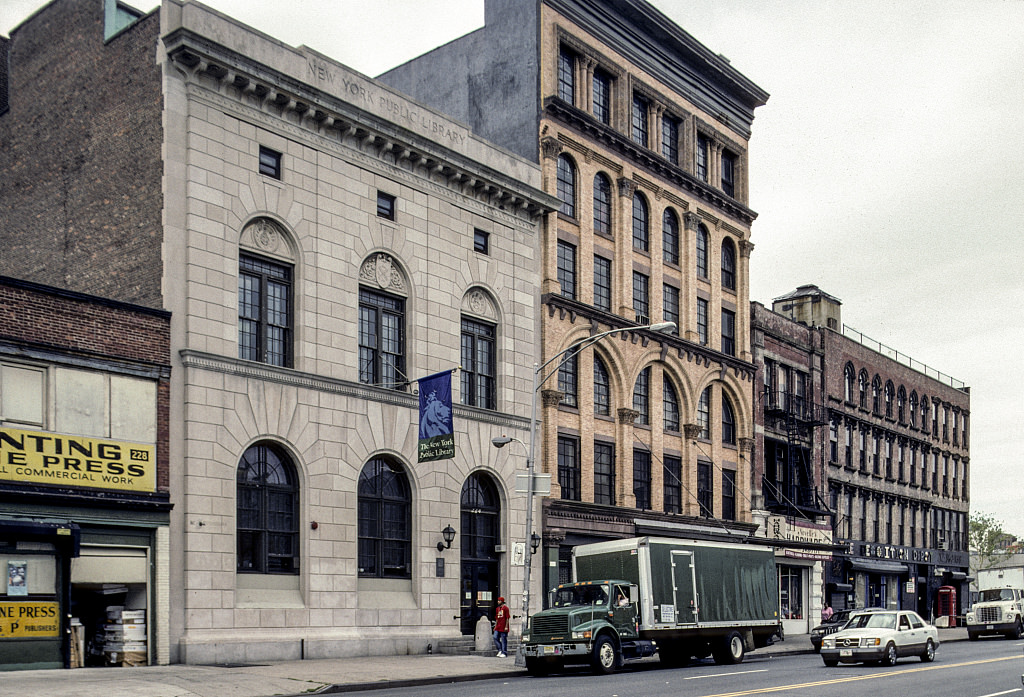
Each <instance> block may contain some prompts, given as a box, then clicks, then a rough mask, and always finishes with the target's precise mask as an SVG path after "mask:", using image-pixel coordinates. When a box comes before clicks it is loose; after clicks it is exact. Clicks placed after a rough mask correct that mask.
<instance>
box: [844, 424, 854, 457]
mask: <svg viewBox="0 0 1024 697" xmlns="http://www.w3.org/2000/svg"><path fill="white" fill-rule="evenodd" d="M846 466H847V467H853V426H852V425H850V424H846Z"/></svg>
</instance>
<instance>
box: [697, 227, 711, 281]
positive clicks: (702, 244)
mask: <svg viewBox="0 0 1024 697" xmlns="http://www.w3.org/2000/svg"><path fill="white" fill-rule="evenodd" d="M709 237H710V236H709V235H708V229H707V228H706V227H704V223H701V224H700V225H698V226H697V276H699V277H700V278H707V277H708V239H709Z"/></svg>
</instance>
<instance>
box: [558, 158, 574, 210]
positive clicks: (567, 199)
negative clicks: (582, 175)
mask: <svg viewBox="0 0 1024 697" xmlns="http://www.w3.org/2000/svg"><path fill="white" fill-rule="evenodd" d="M558 200H559V201H561V202H562V207H561V209H560V210H559V212H560V213H564V214H565V215H567V216H569V217H570V218H575V217H576V167H575V166H573V163H572V160H570V159H569V158H568V157H567V156H566V155H559V156H558Z"/></svg>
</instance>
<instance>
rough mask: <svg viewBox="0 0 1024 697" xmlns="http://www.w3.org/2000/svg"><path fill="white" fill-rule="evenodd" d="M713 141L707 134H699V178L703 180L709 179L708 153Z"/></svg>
mask: <svg viewBox="0 0 1024 697" xmlns="http://www.w3.org/2000/svg"><path fill="white" fill-rule="evenodd" d="M710 150H711V141H709V140H708V139H707V137H706V136H702V135H698V136H697V178H698V179H700V180H701V181H703V182H706V181H707V180H708V154H709V151H710Z"/></svg>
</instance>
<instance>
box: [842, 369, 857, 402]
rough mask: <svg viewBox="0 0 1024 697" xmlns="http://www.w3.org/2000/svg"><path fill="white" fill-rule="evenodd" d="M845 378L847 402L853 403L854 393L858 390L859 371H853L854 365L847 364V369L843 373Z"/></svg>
mask: <svg viewBox="0 0 1024 697" xmlns="http://www.w3.org/2000/svg"><path fill="white" fill-rule="evenodd" d="M843 377H844V379H845V383H846V389H845V393H846V394H845V398H846V401H847V402H853V393H854V390H855V389H856V382H857V371H856V370H854V369H853V364H852V363H847V364H846V368H845V370H844V371H843Z"/></svg>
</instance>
